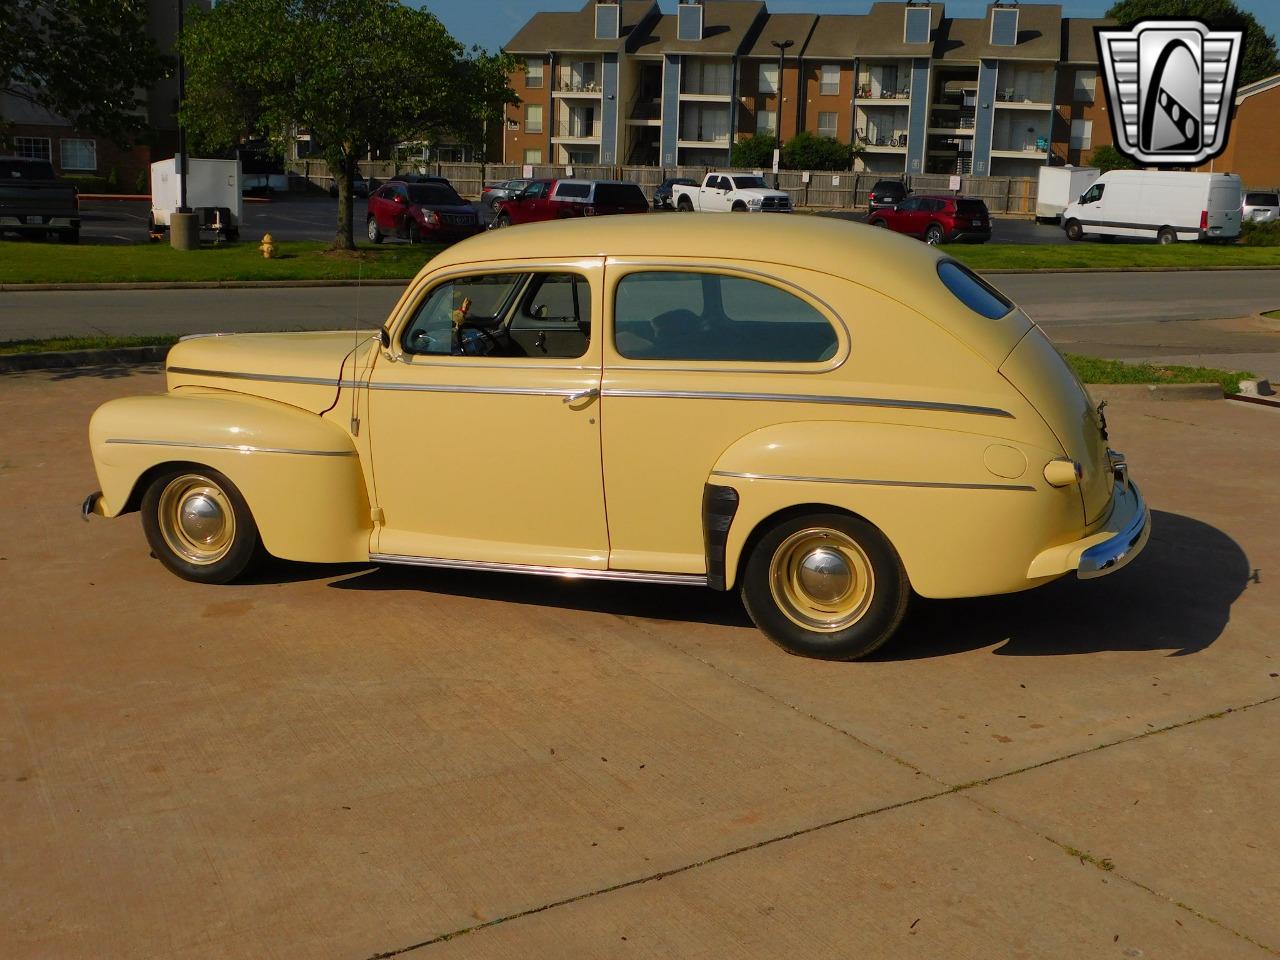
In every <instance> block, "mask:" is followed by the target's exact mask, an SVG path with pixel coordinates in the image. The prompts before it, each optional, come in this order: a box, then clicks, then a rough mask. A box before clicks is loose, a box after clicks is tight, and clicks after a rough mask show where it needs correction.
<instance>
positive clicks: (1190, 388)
mask: <svg viewBox="0 0 1280 960" xmlns="http://www.w3.org/2000/svg"><path fill="white" fill-rule="evenodd" d="M1085 388H1086V389H1087V390H1088V391H1089V396H1091V397H1092V398H1093V399H1094V400H1095V401H1098V400H1106V401H1107V402H1111V401H1113V400H1221V399H1222V387H1221V385H1219V384H1216V383H1087V384H1085Z"/></svg>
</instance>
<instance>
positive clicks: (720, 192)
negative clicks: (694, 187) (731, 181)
mask: <svg viewBox="0 0 1280 960" xmlns="http://www.w3.org/2000/svg"><path fill="white" fill-rule="evenodd" d="M724 189H725V178H724V177H708V178H707V180H706V182H705V183H704V184H703V185H702V188H701V189H699V190H698V209H699V210H701V211H703V212H704V213H706V212H711V213H720V212H721V211H722V210H725V209H726V207H725V202H724V197H725V192H724Z"/></svg>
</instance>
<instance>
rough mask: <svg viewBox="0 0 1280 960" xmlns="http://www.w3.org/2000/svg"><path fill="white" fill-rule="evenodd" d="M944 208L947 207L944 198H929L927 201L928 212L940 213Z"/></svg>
mask: <svg viewBox="0 0 1280 960" xmlns="http://www.w3.org/2000/svg"><path fill="white" fill-rule="evenodd" d="M946 209H947V201H946V200H930V201H929V212H930V213H942V211H944V210H946Z"/></svg>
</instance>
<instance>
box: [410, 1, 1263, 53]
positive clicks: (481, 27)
mask: <svg viewBox="0 0 1280 960" xmlns="http://www.w3.org/2000/svg"><path fill="white" fill-rule="evenodd" d="M409 2H410V3H413V4H414V5H415V6H425V7H427V9H429V10H430V11H431V12H432V13H434V14H435V15H436V16H438V17H439V18H440V19H441V21H443V22H444V25H445V26H446V27H448V28H449V32H450V33H452V34H453V35H454V36H455V37H457V38H458V39H459V40H461V41H462V42H463V43H464V44H466V45H467V46H468V47H470V46H472V45H473V44H474V45H478V46H481V47H484V48H485V49H486V50H496V49H497V48H499V47H501V46H502V45H503V44H504V43H506V42H507V41H508V40H510V39H511V38H512V37H513V36H515V34H516V31H517V30H519V29H520V28H521V27H522V26H524V24H525V22H526V21H527V20H528V19H529V18H530V17H531V16H533V14H535V13H537V12H538V11H539V10H581V9H582V4H583V2H584V0H409ZM659 2H660V3H661V5H662V9H663V10H664V11H667V12H671V11H673V10H675V3H676V0H659ZM1111 2H1112V0H1063V2H1062V15H1063V16H1066V17H1100V16H1102V15H1103V14H1104V13H1105V12H1106V10H1107V8H1108V7H1110V6H1111ZM767 3H768V6H769V11H770V12H771V13H866V11H867V10H868V9H870V7H871V0H767ZM1236 3H1237V5H1238V6H1239V7H1240V8H1241V9H1242V10H1248V11H1249V12H1250V13H1252V14H1253V15H1254V16H1255V17H1257V18H1258V21H1259V22H1260V23H1261V24H1262V25H1263V27H1265V28H1266V30H1267V32H1268V33H1270V34H1271V35H1272V36H1276V35H1277V34H1278V33H1280V0H1236ZM986 9H987V0H946V10H947V15H948V16H951V17H980V16H983V15H984V14H985V12H986Z"/></svg>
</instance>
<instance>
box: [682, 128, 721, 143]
mask: <svg viewBox="0 0 1280 960" xmlns="http://www.w3.org/2000/svg"><path fill="white" fill-rule="evenodd" d="M680 139H681V140H682V141H684V142H685V143H728V142H729V131H727V130H700V129H693V130H681V131H680Z"/></svg>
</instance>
